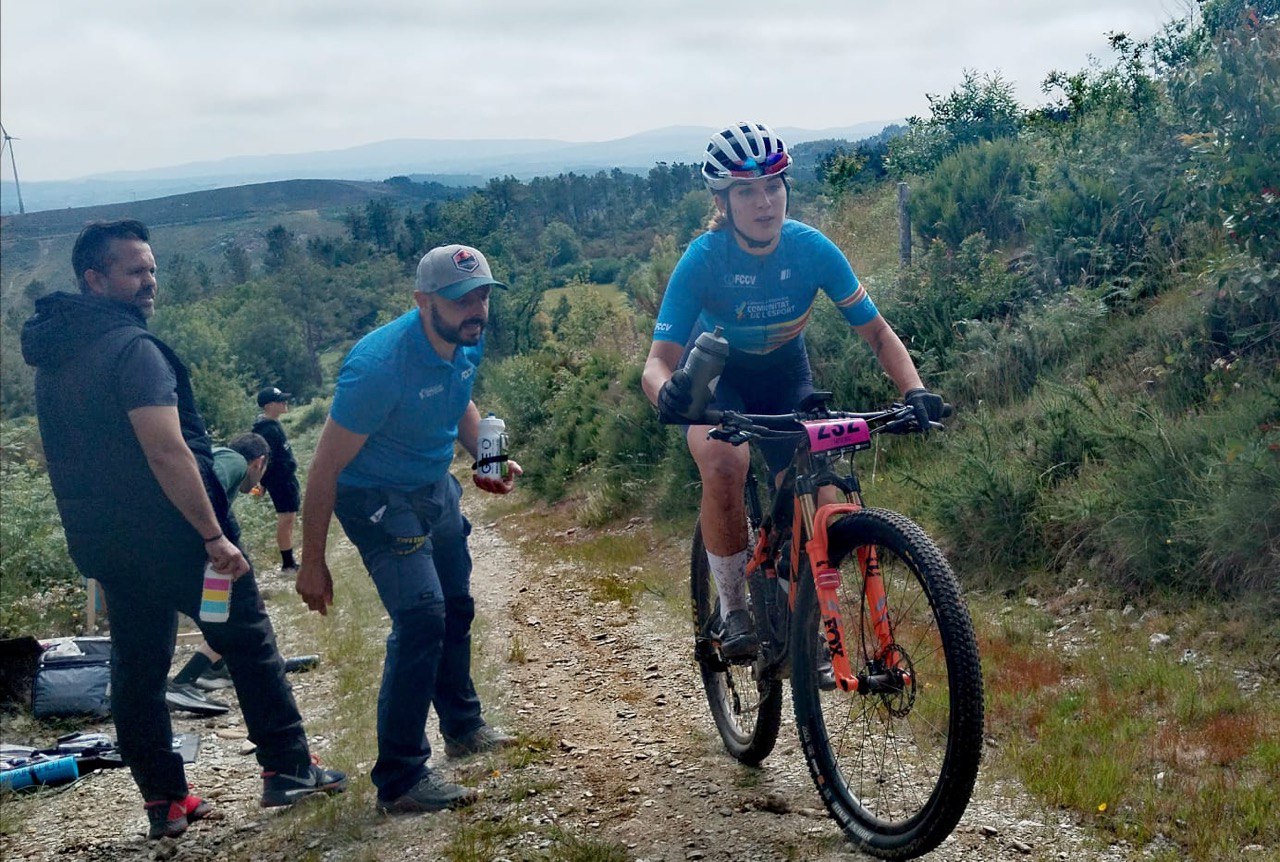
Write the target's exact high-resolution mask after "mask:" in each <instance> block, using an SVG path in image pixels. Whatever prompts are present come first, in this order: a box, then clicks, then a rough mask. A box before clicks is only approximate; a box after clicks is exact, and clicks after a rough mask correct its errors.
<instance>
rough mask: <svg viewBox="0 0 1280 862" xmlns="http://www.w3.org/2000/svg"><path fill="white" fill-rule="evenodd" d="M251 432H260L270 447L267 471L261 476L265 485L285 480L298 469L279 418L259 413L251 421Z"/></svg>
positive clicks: (291, 476)
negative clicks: (254, 419) (252, 421)
mask: <svg viewBox="0 0 1280 862" xmlns="http://www.w3.org/2000/svg"><path fill="white" fill-rule="evenodd" d="M253 433H255V434H261V435H262V437H263V439H264V440H266V441H267V445H268V446H270V447H271V457H270V458H268V459H267V472H266V473H265V474H264V475H263V477H262V484H263V485H264V486H265V487H270V486H271V485H274V484H277V483H279V482H287V481H288V480H289V479H291V478H293V474H294V473H296V472H297V470H298V462H297V461H296V460H295V459H294V457H293V447H292V446H290V445H289V438H288V437H287V436H286V435H285V433H284V426H283V425H281V424H280V422H279V420H276V419H271V418H270V417H268V416H265V415H261V414H260V415H259V416H258V418H257V420H256V421H255V422H254V423H253Z"/></svg>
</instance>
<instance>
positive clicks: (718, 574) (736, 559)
mask: <svg viewBox="0 0 1280 862" xmlns="http://www.w3.org/2000/svg"><path fill="white" fill-rule="evenodd" d="M748 556H749V555H748V553H747V551H746V549H745V548H744V549H743V550H741V551H738V553H736V554H730V555H729V556H727V557H718V556H716V555H715V554H713V553H711V552H710V551H707V562H708V563H710V564H711V577H713V578H715V581H716V592H718V593H719V594H720V618H721V619H728V618H729V613H730V611H745V610H746V609H747V557H748Z"/></svg>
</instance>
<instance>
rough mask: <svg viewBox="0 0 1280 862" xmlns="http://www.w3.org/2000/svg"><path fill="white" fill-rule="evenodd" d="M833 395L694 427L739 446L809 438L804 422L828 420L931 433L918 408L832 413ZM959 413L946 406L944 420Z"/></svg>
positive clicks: (716, 414)
mask: <svg viewBox="0 0 1280 862" xmlns="http://www.w3.org/2000/svg"><path fill="white" fill-rule="evenodd" d="M829 397H830V394H829V393H825V392H824V393H815V394H814V395H813V396H810V398H809V399H806V401H805V403H803V404H801V406H800V408H799V409H797V410H795V411H794V412H791V413H782V414H774V415H770V414H759V413H739V412H738V411H736V410H707V411H705V412H704V413H703V416H702V419H701V420H699V421H696V422H693V423H691V424H697V425H714V426H716V427H714V428H712V429H711V431H710V432H708V435H707V436H708V437H710V438H712V439H715V440H723V441H725V442H727V443H731V444H732V445H734V446H739V445H741V444H743V443H746V442H748V441H749V440H752V439H756V438H772V439H783V438H789V437H799V436H801V435H803V434H805V433H806V432H805V429H804V426H803V425H801V423H802V422H806V421H820V420H828V419H861V420H862V421H864V422H866V423H867V426H868V430H869V431H870V433H872V434H917V433H927V431H925V430H924V429H921V428H920V426H919V424H918V422H917V421H916V412H915V408H913V407H911V406H909V405H906V404H899V403H895V404H893V405H892V406H890V407H889V408H888V409H885V410H875V411H872V412H870V413H850V412H847V411H842V410H828V409H827V408H826V399H827V398H829ZM954 412H955V410H954V408H953V407H952V406H951V405H950V404H944V405H943V412H942V415H943V418H946V417H948V416H951V415H952V414H953V413H954ZM944 427H945V426H944V425H943V424H942V423H941V422H930V423H929V428H928V430H930V431H940V430H943V428H944Z"/></svg>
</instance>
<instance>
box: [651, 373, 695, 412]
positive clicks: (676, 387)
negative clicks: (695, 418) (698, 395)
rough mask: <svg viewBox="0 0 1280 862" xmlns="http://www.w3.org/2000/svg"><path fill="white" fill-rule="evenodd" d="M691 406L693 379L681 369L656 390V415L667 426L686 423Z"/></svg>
mask: <svg viewBox="0 0 1280 862" xmlns="http://www.w3.org/2000/svg"><path fill="white" fill-rule="evenodd" d="M692 405H693V379H692V378H690V377H689V372H687V371H685V370H684V369H683V368H681V369H680V370H678V371H677V372H676V373H675V374H672V375H671V379H670V380H668V381H667V382H666V383H664V384H662V388H661V389H659V390H658V414H659V416H660V418H661V419H662V421H663V422H665V423H667V424H668V425H678V424H680V423H681V422H687V421H688V419H689V417H688V415H687V414H688V412H689V408H690V407H691V406H692Z"/></svg>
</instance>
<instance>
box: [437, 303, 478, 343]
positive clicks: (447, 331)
mask: <svg viewBox="0 0 1280 862" xmlns="http://www.w3.org/2000/svg"><path fill="white" fill-rule="evenodd" d="M485 322H486V321H485V319H484V318H483V317H468V318H467V319H465V320H463V321H462V322H461V323H459V324H458V325H457V326H451V325H450V324H449V323H448V322H447V321H445V320H444V319H443V318H442V317H441V316H440V311H439V310H438V309H437V308H436V307H435V306H434V305H433V306H431V326H432V328H433V329H435V331H436V334H437V335H439V336H440V337H441V338H443V339H444V340H445V341H447V342H449V343H450V344H458V345H461V346H462V347H475V346H476V345H477V344H479V343H480V336H482V335H484V326H485ZM464 330H465V331H466V334H464Z"/></svg>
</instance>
